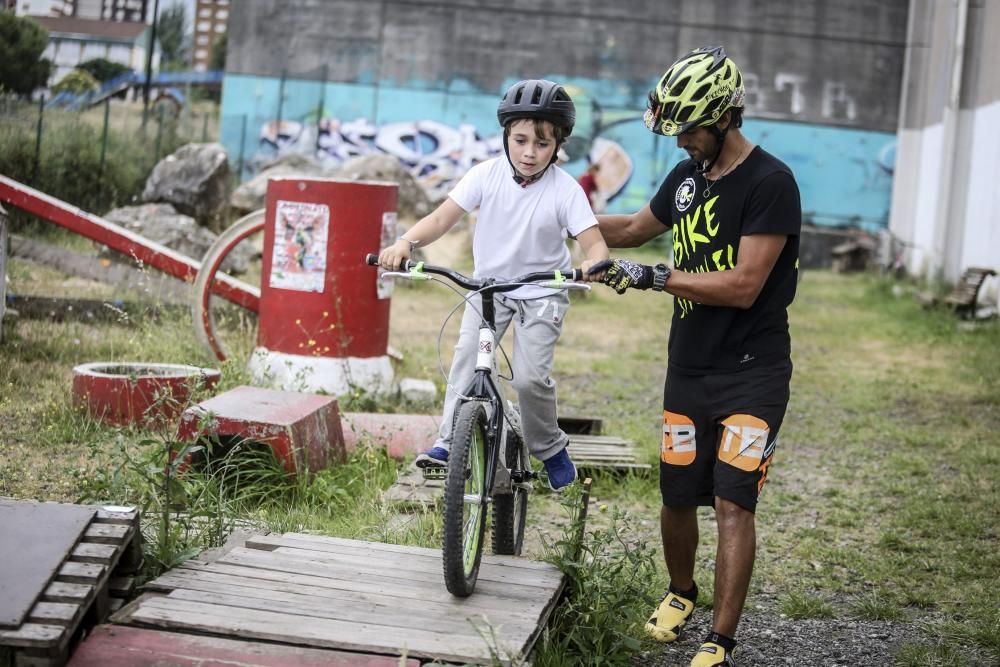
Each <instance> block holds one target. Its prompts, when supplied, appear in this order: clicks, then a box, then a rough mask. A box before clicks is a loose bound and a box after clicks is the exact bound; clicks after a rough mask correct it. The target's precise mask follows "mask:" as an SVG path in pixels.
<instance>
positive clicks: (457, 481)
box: [365, 255, 589, 597]
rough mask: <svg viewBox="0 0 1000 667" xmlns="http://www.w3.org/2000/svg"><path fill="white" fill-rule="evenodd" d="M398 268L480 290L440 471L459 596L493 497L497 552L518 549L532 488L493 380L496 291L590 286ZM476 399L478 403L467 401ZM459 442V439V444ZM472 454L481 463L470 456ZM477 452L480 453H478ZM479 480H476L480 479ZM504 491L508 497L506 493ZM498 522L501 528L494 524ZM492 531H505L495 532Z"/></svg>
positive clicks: (451, 582)
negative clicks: (473, 343) (472, 347)
mask: <svg viewBox="0 0 1000 667" xmlns="http://www.w3.org/2000/svg"><path fill="white" fill-rule="evenodd" d="M365 261H366V263H368V264H369V265H375V264H377V263H378V258H377V257H376V256H375V255H368V256H367V257H366V259H365ZM403 269H404V272H386V273H385V274H383V275H384V276H401V277H405V278H410V279H418V280H430V279H431V277H430V276H429V275H426V274H438V275H441V276H444V277H446V278H448V279H449V280H451V281H452V282H454V283H455V284H456V285H459V286H460V287H464V288H465V289H467V290H469V291H470V292H474V293H477V294H479V295H480V296H481V307H480V315H481V321H480V325H479V341H478V348H477V354H476V365H475V370H474V371H473V373H474V374H473V377H472V380H471V382H470V383H469V385H468V387H467V388H466V390H465V393H462V394H459V400H458V402H457V404H456V406H455V412H454V419H455V424H456V425H455V429H456V430H460V431H461V435H460V436H459V435H454V436H453V437H455V442H454V446H453V449H452V457H451V459H450V461H451V465H449V466H448V467H447V468H445V469H444V470H445V471H446V473H445V475H443V476H442V478H444V477H445V476H446V479H447V483H446V485H445V511H444V527H445V531H444V532H445V537H444V548H443V556H444V557H443V559H442V561H443V566H444V574H445V583H446V585H447V587H448V590H449V591H450V592H451V593H452V594H453V595H456V596H459V597H465V596H468V595H470V594H471V593H472V592H473V590H474V588H475V584H476V580H477V578H478V572H479V562H480V557H481V555H482V532H483V530H484V528H485V525H486V512H487V511H488V508H489V506H490V505H491V504H493V502H494V497H495V496H502V497H503V501H502V502H500V501H498V504H494V508H493V512H494V519H493V520H494V550H495V553H502V554H513V555H518V554H519V553H520V545H521V539H522V537H523V532H524V530H523V527H524V513H525V510H526V508H527V494H528V493H530V490H531V487H530V484H529V483H528V482H529V481H530V480H531V479H534V478H535V477H536V475H535V473H533V472H532V471H531V465H530V458H529V453H528V449H527V446H526V444H525V441H524V437H523V434H522V433H520V432H519V431H520V428H519V425H517V426H516V425H515V423H514V422H515V421H516V420H511V418H510V414H508V411H507V406H505V405H504V403H505V398H504V395H503V392H502V391H501V390H500V387H499V386H498V385H497V383H496V382H495V380H494V368H495V367H496V302H495V297H496V295H497V294H501V293H503V292H510V291H513V290H515V289H517V288H518V287H520V286H522V285H524V284H529V283H533V284H538V285H540V286H542V287H552V288H557V289H558V288H568V287H570V286H578V287H580V288H583V289H589V286H586V285H582V284H579V283H572V282H568V281H567V280H566V279H565V278H564V277H563V273H562V272H561V271H552V272H539V273H530V274H527V275H525V276H521V277H519V278H515V279H513V280H510V281H504V282H497V281H496V280H494V279H483V280H478V279H473V278H469V277H467V276H464V275H462V274H460V273H456V272H454V271H452V270H450V269H446V268H443V267H437V266H430V265H424V264H423V263H422V262H420V263H417V262H412V261H409V260H407V261H406V262H404V264H403ZM566 273H567V275H568V276H571V280H578V279H579V278H581V277H582V270H580V269H573V270H572V271H567V272H566ZM466 298H468V297H466ZM475 404H479V405H481V406H482V408H478V407H472V406H474V405H475ZM505 423H506V424H509V427H510V430H511V431H512V432H513V433H514V435H515V436H516V437H514V438H510V437H505V435H506V430H505ZM459 424H461V425H462V426H461V427H460V426H459ZM459 442H463V443H464V445H459V444H458V443H459ZM477 443H478V444H477ZM512 443H513V444H514V445H515V446H516V447H518V449H517V450H512V452H516V456H512V452H508V451H507V449H506V448H507V447H508V446H510V445H511V444H512ZM470 456H473V457H474V460H475V461H479V463H473V464H470V463H469V460H470V459H469V457H470ZM479 456H481V457H482V459H485V460H481V459H480V458H478V457H479ZM508 466H509V467H508ZM425 474H426V471H425ZM479 481H481V482H482V484H481V485H480V484H479ZM510 496H513V498H509V499H508V497H510ZM466 513H467V514H468V518H466ZM498 517H503V518H502V519H499V518H498ZM518 517H520V518H518ZM498 521H499V524H498V523H497V522H498ZM498 525H501V526H503V528H499V529H498V528H497V526H498ZM498 535H502V536H503V537H502V538H498ZM498 540H499V541H498ZM498 544H499V545H501V546H498Z"/></svg>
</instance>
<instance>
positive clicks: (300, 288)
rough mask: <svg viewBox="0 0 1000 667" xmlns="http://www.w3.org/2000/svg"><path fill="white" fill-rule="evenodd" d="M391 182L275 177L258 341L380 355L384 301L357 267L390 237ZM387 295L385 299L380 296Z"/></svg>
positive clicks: (285, 349)
mask: <svg viewBox="0 0 1000 667" xmlns="http://www.w3.org/2000/svg"><path fill="white" fill-rule="evenodd" d="M396 194H397V186H396V185H395V184H394V183H374V182H363V181H360V182H359V181H338V180H331V179H303V178H286V179H282V178H275V179H271V181H270V182H269V184H268V188H267V209H266V218H265V220H266V223H265V228H264V229H265V231H264V256H263V277H262V279H261V290H260V320H259V327H258V336H257V343H258V345H259V346H260V347H262V348H266V349H267V350H269V351H270V352H278V353H283V354H291V355H301V356H312V357H353V358H365V357H381V356H384V355H385V354H386V349H387V346H388V340H389V299H388V298H379V294H378V289H377V276H376V273H377V272H376V271H375V269H373V268H372V267H369V266H365V265H364V256H365V254H366V253H369V252H375V253H377V252H378V251H379V248H380V247H381V244H382V241H383V236H385V237H386V238H388V239H389V240H390V242H391V240H394V239H395V233H396V229H395V227H396ZM383 296H387V295H383Z"/></svg>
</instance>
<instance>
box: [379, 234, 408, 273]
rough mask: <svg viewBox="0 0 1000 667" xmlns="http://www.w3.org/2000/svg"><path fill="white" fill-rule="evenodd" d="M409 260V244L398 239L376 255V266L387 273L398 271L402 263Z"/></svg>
mask: <svg viewBox="0 0 1000 667" xmlns="http://www.w3.org/2000/svg"><path fill="white" fill-rule="evenodd" d="M409 258H410V244H409V243H408V242H407V241H405V240H403V239H400V240H398V241H396V242H395V243H393V244H392V245H391V246H389V247H388V248H386V249H385V250H383V251H382V252H380V253H379V255H378V264H379V266H381V267H382V268H383V269H386V270H387V271H399V267H400V266H402V265H403V262H404V261H405V260H407V259H409Z"/></svg>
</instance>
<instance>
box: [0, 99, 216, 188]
mask: <svg viewBox="0 0 1000 667" xmlns="http://www.w3.org/2000/svg"><path fill="white" fill-rule="evenodd" d="M74 132H76V133H83V134H85V136H86V137H88V138H93V141H95V142H96V150H97V151H98V152H99V160H98V161H97V165H96V169H97V171H96V181H95V179H94V174H87V175H86V176H87V178H88V182H89V183H90V184H91V185H94V184H95V182H96V190H97V193H98V196H97V197H96V198H90V199H89V202H88V203H89V204H90V206H95V204H96V205H97V208H103V207H104V206H110V205H113V204H120V203H122V202H121V201H116V197H114V196H111V195H112V193H111V192H110V191H109V189H108V187H106V186H108V185H109V184H108V183H107V182H106V176H107V175H108V173H109V172H110V171H113V170H112V169H111V166H112V165H113V164H114V163H115V162H116V161H117V162H128V163H129V165H130V167H131V168H133V169H134V170H136V171H137V173H139V172H141V173H142V174H145V175H148V173H149V171H151V170H152V168H153V167H154V166H155V165H156V163H157V162H159V161H160V159H162V158H163V157H164V156H166V155H168V154H169V153H171V152H172V151H173V150H175V149H176V148H177V147H178V146H180V145H183V144H185V143H190V142H208V141H217V140H218V134H219V126H218V106H217V105H216V104H208V103H206V104H204V105H202V106H201V107H199V108H195V109H193V108H191V106H190V105H187V106H184V107H181V106H179V105H177V104H176V103H174V102H172V101H170V100H164V101H161V102H158V103H156V104H154V105H152V106H151V107H150V108H149V110H148V111H145V112H144V110H143V106H142V104H141V102H138V101H127V100H121V99H113V98H108V99H106V100H104V101H103V102H101V103H99V104H97V105H95V106H92V107H90V108H87V109H78V110H67V109H59V108H52V107H50V106H48V105H47V100H46V99H45V98H44V97H42V98H40V99H38V100H36V101H34V102H27V101H25V100H20V99H16V98H12V97H0V135H2V138H3V140H5V141H6V142H8V143H6V145H7V146H8V147H9V146H11V145H16V146H17V147H18V149H19V152H20V154H21V157H22V158H23V157H24V152H25V151H26V150H28V149H29V147H30V152H31V156H30V159H27V160H25V159H17V160H14V159H7V160H4V159H3V156H0V165H4V167H3V169H2V170H3V171H4V172H5V175H6V176H9V177H10V178H13V179H15V180H19V181H21V182H24V183H26V184H28V185H32V186H34V187H41V186H42V184H43V183H50V184H51V182H52V179H53V178H55V177H56V176H57V175H56V174H54V173H51V172H54V171H56V170H59V169H64V167H63V166H62V165H60V164H57V163H55V162H54V161H52V162H51V163H49V164H47V160H46V155H47V154H49V153H51V152H53V151H54V150H56V149H57V148H58V144H59V143H60V142H65V141H67V138H68V136H69V134H72V133H74ZM91 148H92V149H93V148H94V147H93V146H91ZM47 170H49V172H50V173H47ZM79 176H81V177H82V176H84V175H79ZM59 177H60V178H72V175H71V174H69V175H59ZM102 193H103V194H105V195H107V196H100V195H101V194H102ZM135 194H138V193H122V194H120V195H119V196H117V199H124V198H131V197H132V196H134V195H135ZM70 203H73V204H74V205H77V206H81V207H83V202H75V201H71V202H70Z"/></svg>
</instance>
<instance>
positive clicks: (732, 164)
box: [701, 141, 750, 199]
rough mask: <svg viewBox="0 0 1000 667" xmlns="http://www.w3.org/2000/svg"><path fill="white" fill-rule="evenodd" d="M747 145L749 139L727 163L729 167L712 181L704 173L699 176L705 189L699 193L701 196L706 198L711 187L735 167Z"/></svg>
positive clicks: (710, 191)
mask: <svg viewBox="0 0 1000 667" xmlns="http://www.w3.org/2000/svg"><path fill="white" fill-rule="evenodd" d="M749 145H750V142H749V141H748V142H746V146H744V147H743V148H742V150H740V154H739V155H737V156H736V159H735V160H733V161H732V162H730V163H729V168H728V169H726V170H725V171H724V172H722V174H721V175H720V176H719V177H718V178H717V179H715V180H714V181H710V180H708V176H706V175H705V174H702V175H701V177H702V178H704V179H705V191H704V192H702V193H701V196H702V197H704V198H705V199H708V196H709V195H711V194H712V188H714V187H715V184H716V183H718V182H719V181H721V180H722V179H723V178H725V177H726V176H727V175H728V174H729V172H731V171H732V170H733V169H735V168H736V165H737V163H738V162H739V161H740V159H742V157H743V154H744V153H745V152H746V150H747V147H748V146H749Z"/></svg>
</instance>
